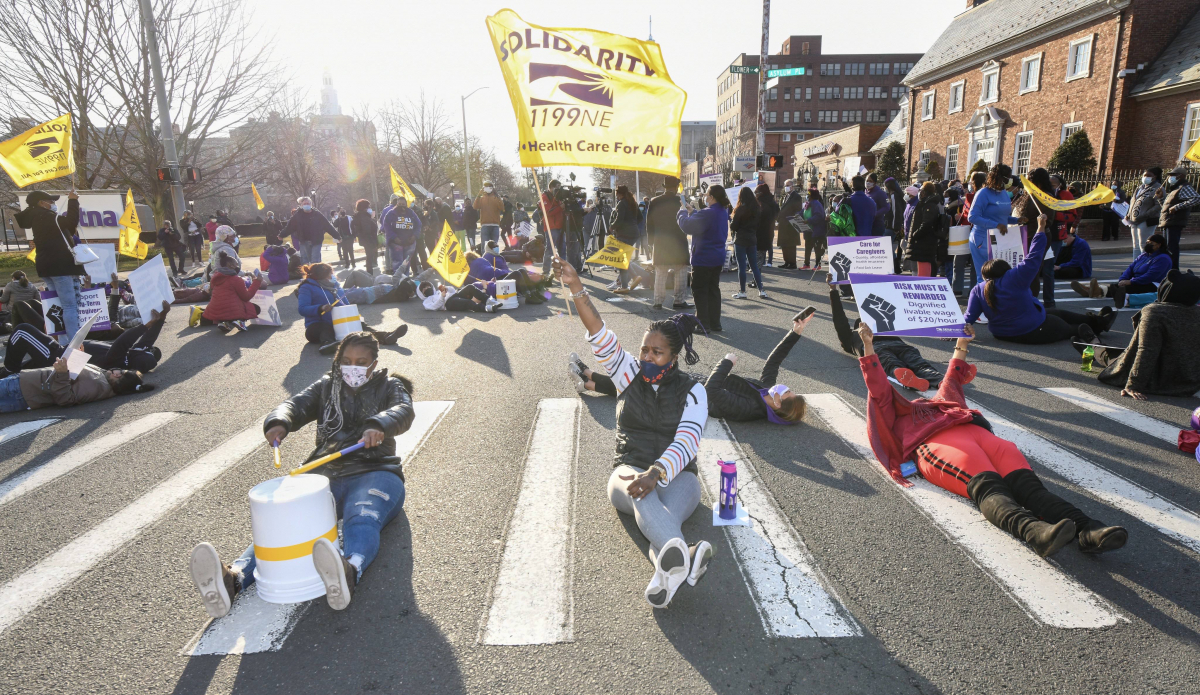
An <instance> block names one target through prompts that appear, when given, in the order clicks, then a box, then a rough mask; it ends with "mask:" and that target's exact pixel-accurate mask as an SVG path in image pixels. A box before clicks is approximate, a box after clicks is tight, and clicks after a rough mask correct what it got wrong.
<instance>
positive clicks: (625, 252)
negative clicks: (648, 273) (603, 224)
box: [584, 236, 633, 270]
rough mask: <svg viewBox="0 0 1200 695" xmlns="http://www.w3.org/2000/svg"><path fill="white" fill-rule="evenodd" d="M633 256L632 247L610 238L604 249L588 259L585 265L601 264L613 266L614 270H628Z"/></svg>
mask: <svg viewBox="0 0 1200 695" xmlns="http://www.w3.org/2000/svg"><path fill="white" fill-rule="evenodd" d="M632 254H633V247H632V246H630V245H629V244H626V243H622V242H620V241H617V238H616V237H614V236H610V237H609V238H608V240H607V241H606V242H605V243H604V248H602V249H600V250H599V251H597V252H596V255H594V256H592V257H591V258H589V259H587V260H586V261H584V263H599V264H600V265H611V266H612V267H614V268H620V269H621V270H628V269H629V258H630V256H631V255H632Z"/></svg>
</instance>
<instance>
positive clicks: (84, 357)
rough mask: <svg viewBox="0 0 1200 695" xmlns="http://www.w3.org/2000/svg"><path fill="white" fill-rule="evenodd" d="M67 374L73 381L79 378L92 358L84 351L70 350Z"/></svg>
mask: <svg viewBox="0 0 1200 695" xmlns="http://www.w3.org/2000/svg"><path fill="white" fill-rule="evenodd" d="M66 354H67V374H68V375H69V376H70V377H71V380H72V381H74V380H75V379H78V378H79V373H80V372H82V371H83V368H84V366H85V365H86V364H87V363H88V362H89V361H90V360H91V359H92V356H91V355H89V354H88V353H86V352H84V351H83V350H78V349H75V350H69V351H68V352H67V353H66Z"/></svg>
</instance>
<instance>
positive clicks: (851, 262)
mask: <svg viewBox="0 0 1200 695" xmlns="http://www.w3.org/2000/svg"><path fill="white" fill-rule="evenodd" d="M829 272H831V273H833V282H834V284H836V285H846V284H849V283H850V273H859V274H862V275H887V274H889V273H893V272H895V268H894V267H893V265H892V238H891V237H890V236H831V237H829Z"/></svg>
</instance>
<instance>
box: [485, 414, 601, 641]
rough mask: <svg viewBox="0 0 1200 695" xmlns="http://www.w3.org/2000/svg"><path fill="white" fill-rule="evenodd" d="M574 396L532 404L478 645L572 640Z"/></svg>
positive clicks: (576, 415)
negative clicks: (512, 503)
mask: <svg viewBox="0 0 1200 695" xmlns="http://www.w3.org/2000/svg"><path fill="white" fill-rule="evenodd" d="M579 403H580V401H579V399H578V398H547V399H544V400H542V401H540V402H539V403H538V412H537V419H536V421H535V422H534V426H533V433H532V434H531V435H530V438H529V449H528V452H527V453H526V455H525V465H524V468H523V471H524V472H523V473H522V475H521V488H520V492H519V493H518V494H517V504H516V508H515V509H514V511H513V516H512V520H511V521H510V522H509V525H508V534H507V536H506V538H505V539H504V553H503V555H502V556H501V558H500V571H499V573H498V574H497V576H496V586H495V588H494V589H493V591H492V604H491V608H490V609H489V611H488V614H487V618H486V623H485V624H484V626H483V629H482V637H481V640H480V641H481V642H482V643H483V644H495V645H517V644H552V643H555V642H569V641H571V640H572V639H573V636H574V606H573V603H572V601H573V599H572V591H571V583H572V566H571V564H572V561H571V557H572V555H573V553H572V535H573V534H572V527H571V510H572V504H571V500H572V499H574V494H573V493H574V478H575V459H576V454H577V449H576V435H577V430H578V428H579V424H578V413H579Z"/></svg>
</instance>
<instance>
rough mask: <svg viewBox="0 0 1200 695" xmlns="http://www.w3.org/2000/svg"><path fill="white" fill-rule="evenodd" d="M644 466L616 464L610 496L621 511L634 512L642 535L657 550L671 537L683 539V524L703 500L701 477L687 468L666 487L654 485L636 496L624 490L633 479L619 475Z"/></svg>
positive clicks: (636, 471)
mask: <svg viewBox="0 0 1200 695" xmlns="http://www.w3.org/2000/svg"><path fill="white" fill-rule="evenodd" d="M645 470H646V469H644V468H634V467H633V466H617V467H616V468H614V469H613V472H612V475H610V476H608V500H609V501H610V502H612V506H614V507H616V508H617V511H618V512H622V513H624V514H632V515H633V518H634V519H635V520H637V525H638V528H639V529H641V531H642V535H643V536H645V537H646V539H647V540H649V541H650V545H652V546H654V550H655V552H658V550H659V549H661V548H662V547H663V545H664V544H665V543H666V542H667V541H669V540H671V539H672V538H678V539H680V540H684V538H683V531H682V530H681V529H680V527H681V526H682V525H683V522H684V521H686V520H687V518H688V517H689V516H691V515H692V512H694V511H696V506H697V505H699V504H700V481H699V480H698V479H697V478H696V475H695V474H694V473H689V472H687V471H684V472H683V473H680V474H679V475H677V476H675V479H674V480H672V481H671V483H670V484H669V485H667V486H666V487H661V486H655V488H654V490H653V491H652V492H651V493H650V494H648V495H646V496H645V497H643V498H642V499H640V500H635V499H633V498H632V497H630V496H629V493H628V492H626V491H625V488H626V487H628V486H629V483H630V482H632V481H630V480H621V478H620V476H622V475H624V476H631V475H637V474H638V473H643V472H645ZM684 542H685V543H686V541H684Z"/></svg>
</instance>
